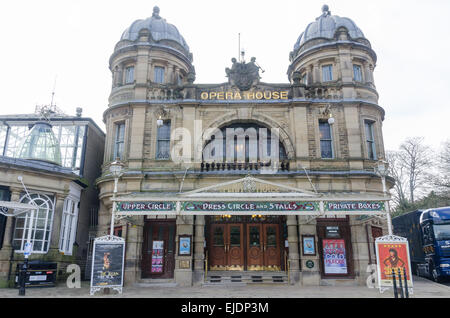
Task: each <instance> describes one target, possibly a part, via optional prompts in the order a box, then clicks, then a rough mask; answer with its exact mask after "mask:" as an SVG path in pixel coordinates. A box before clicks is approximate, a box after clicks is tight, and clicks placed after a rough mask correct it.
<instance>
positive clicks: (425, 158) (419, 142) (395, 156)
mask: <svg viewBox="0 0 450 318" xmlns="http://www.w3.org/2000/svg"><path fill="white" fill-rule="evenodd" d="M386 158H387V161H388V162H389V175H390V176H391V177H392V178H394V180H395V186H394V190H393V199H394V205H398V206H401V207H406V206H407V205H408V204H413V203H414V201H415V200H416V199H417V197H418V196H419V195H420V194H423V193H425V191H427V190H428V187H429V185H430V184H431V179H432V178H431V177H430V175H431V169H432V168H433V162H432V160H431V158H432V155H431V149H430V147H428V146H426V145H425V144H424V140H423V137H413V138H407V139H406V140H405V141H404V142H403V143H402V144H401V145H400V149H399V150H398V151H388V152H387V156H386Z"/></svg>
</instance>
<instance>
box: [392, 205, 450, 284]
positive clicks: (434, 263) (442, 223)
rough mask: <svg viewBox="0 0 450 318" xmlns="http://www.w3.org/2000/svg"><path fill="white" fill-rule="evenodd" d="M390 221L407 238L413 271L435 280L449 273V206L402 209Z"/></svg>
mask: <svg viewBox="0 0 450 318" xmlns="http://www.w3.org/2000/svg"><path fill="white" fill-rule="evenodd" d="M392 225H393V230H394V234H395V235H398V236H402V237H406V238H407V239H408V242H409V254H410V257H411V267H412V270H413V272H415V273H416V274H417V275H418V276H427V277H429V278H431V279H433V280H434V281H436V282H441V281H442V280H444V279H445V278H447V279H448V278H449V277H450V207H443V208H436V209H428V210H416V211H412V212H409V213H405V214H402V215H400V216H397V217H395V218H393V219H392Z"/></svg>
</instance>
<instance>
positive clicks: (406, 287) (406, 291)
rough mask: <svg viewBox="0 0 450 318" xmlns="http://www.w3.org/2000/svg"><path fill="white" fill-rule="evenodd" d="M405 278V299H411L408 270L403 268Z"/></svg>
mask: <svg viewBox="0 0 450 318" xmlns="http://www.w3.org/2000/svg"><path fill="white" fill-rule="evenodd" d="M403 276H404V278H405V297H406V298H409V291H408V278H407V276H406V268H404V267H403Z"/></svg>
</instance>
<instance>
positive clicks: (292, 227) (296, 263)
mask: <svg viewBox="0 0 450 318" xmlns="http://www.w3.org/2000/svg"><path fill="white" fill-rule="evenodd" d="M286 225H287V231H288V244H289V263H290V268H289V275H290V282H289V284H292V285H293V284H296V283H298V282H299V281H300V254H299V250H298V231H297V219H296V217H295V215H289V216H287V218H286Z"/></svg>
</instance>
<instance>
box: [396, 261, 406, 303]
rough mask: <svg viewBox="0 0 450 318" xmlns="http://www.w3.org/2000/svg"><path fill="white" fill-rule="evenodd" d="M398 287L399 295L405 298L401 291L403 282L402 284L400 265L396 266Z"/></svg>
mask: <svg viewBox="0 0 450 318" xmlns="http://www.w3.org/2000/svg"><path fill="white" fill-rule="evenodd" d="M397 271H398V287H400V296H401V298H405V294H404V293H403V284H402V272H401V270H400V267H399V268H398V270H397Z"/></svg>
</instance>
